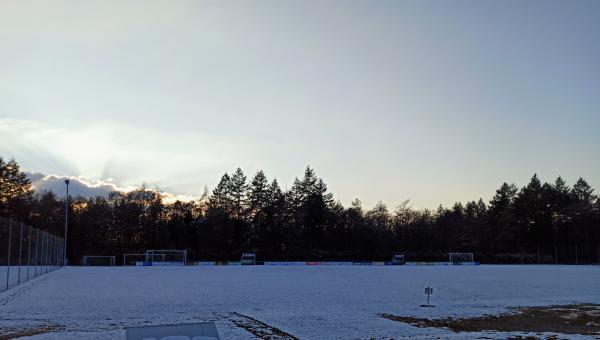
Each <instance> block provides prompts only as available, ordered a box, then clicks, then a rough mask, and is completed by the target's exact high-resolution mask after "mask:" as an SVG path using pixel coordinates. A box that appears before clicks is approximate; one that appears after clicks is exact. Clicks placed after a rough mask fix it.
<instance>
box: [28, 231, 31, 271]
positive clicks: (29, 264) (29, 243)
mask: <svg viewBox="0 0 600 340" xmlns="http://www.w3.org/2000/svg"><path fill="white" fill-rule="evenodd" d="M30 266H31V226H29V238H28V239H27V281H29V267H30Z"/></svg>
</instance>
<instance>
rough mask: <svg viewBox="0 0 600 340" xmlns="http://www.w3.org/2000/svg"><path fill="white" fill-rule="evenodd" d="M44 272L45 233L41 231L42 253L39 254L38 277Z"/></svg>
mask: <svg viewBox="0 0 600 340" xmlns="http://www.w3.org/2000/svg"><path fill="white" fill-rule="evenodd" d="M45 270H46V232H45V231H42V253H41V254H40V275H44V271H45Z"/></svg>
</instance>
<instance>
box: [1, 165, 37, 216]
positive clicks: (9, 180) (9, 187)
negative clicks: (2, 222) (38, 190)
mask: <svg viewBox="0 0 600 340" xmlns="http://www.w3.org/2000/svg"><path fill="white" fill-rule="evenodd" d="M32 199H33V189H32V187H31V182H30V181H29V179H28V178H27V175H26V174H25V173H24V172H22V171H21V169H20V167H19V164H18V163H17V161H15V160H14V159H11V160H9V161H8V162H4V160H3V159H2V158H1V157H0V214H1V215H2V216H6V217H13V218H19V219H21V220H27V219H28V218H29V215H30V214H29V210H30V209H29V207H28V206H29V203H30V202H31V200H32Z"/></svg>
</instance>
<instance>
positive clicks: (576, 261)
mask: <svg viewBox="0 0 600 340" xmlns="http://www.w3.org/2000/svg"><path fill="white" fill-rule="evenodd" d="M578 255H579V254H578V249H577V246H575V264H579V258H578Z"/></svg>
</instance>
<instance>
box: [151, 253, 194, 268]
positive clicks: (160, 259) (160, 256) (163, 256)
mask: <svg viewBox="0 0 600 340" xmlns="http://www.w3.org/2000/svg"><path fill="white" fill-rule="evenodd" d="M145 260H146V262H147V263H151V265H153V266H173V265H175V266H177V265H179V266H184V265H185V263H186V262H187V250H165V249H159V250H155V249H153V250H146V259H145Z"/></svg>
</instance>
